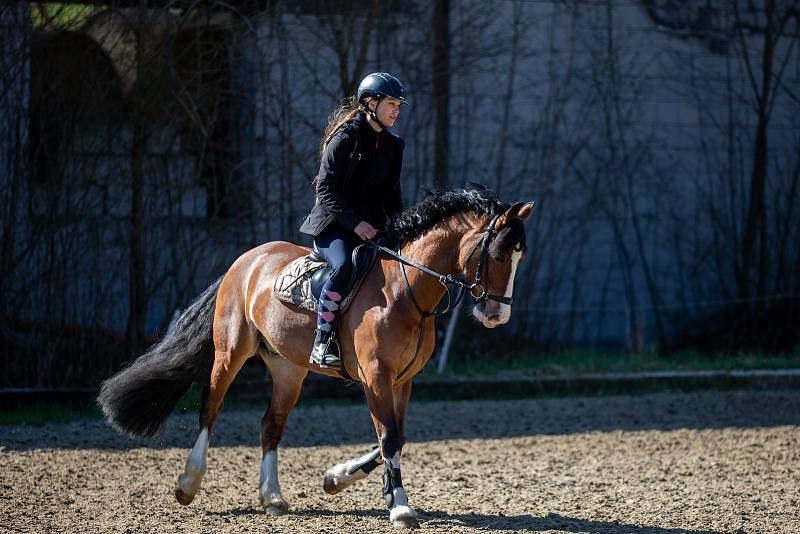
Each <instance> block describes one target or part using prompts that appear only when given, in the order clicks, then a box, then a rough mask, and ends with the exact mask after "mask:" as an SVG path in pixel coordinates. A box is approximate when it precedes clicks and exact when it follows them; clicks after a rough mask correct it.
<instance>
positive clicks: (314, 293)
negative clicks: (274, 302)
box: [274, 243, 378, 312]
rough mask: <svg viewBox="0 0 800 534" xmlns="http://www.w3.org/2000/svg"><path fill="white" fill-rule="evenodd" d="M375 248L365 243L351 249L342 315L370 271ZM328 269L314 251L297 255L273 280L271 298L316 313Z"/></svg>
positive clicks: (327, 276)
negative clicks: (273, 294)
mask: <svg viewBox="0 0 800 534" xmlns="http://www.w3.org/2000/svg"><path fill="white" fill-rule="evenodd" d="M377 252H378V249H376V248H375V247H372V246H370V245H369V244H367V243H364V244H362V245H358V246H357V247H356V248H355V249H353V254H352V256H351V258H350V261H351V262H352V264H353V269H352V270H351V274H350V280H349V281H348V283H347V289H346V290H345V294H344V297H343V299H342V304H341V306H340V309H341V310H342V312H344V311H346V310H347V308H349V307H350V303H351V302H352V301H353V299H354V298H355V296H356V293H358V288H359V287H361V282H363V280H364V276H365V275H366V274H367V272H369V270H370V269H371V268H372V264H373V263H375V258H377V256H378V254H377ZM330 272H331V266H330V265H328V262H326V261H325V259H324V258H323V257H322V256H321V255H320V254H319V251H318V250H317V249H316V247H314V249H313V250H312V251H311V253H309V254H308V255H306V256H301V257H299V258H297V259H296V260H294V261H292V262H290V263H289V264H288V265H286V267H284V268H283V270H281V272H280V273H279V274H278V276H277V278H276V279H275V287H274V291H275V296H277V297H278V300H280V301H282V302H285V303H286V304H293V305H295V306H299V307H300V308H303V309H305V310H308V311H311V312H316V311H317V307H318V306H319V295H320V293H321V292H322V286H324V285H325V281H326V280H328V278H329V277H330Z"/></svg>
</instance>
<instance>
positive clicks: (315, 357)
mask: <svg viewBox="0 0 800 534" xmlns="http://www.w3.org/2000/svg"><path fill="white" fill-rule="evenodd" d="M333 326H334V325H331V327H332V328H331V329H330V330H327V331H326V330H320V329H317V330H316V332H315V333H316V336H315V338H314V348H313V349H312V350H311V357H310V359H309V362H310V363H313V364H316V365H319V366H320V367H321V368H322V369H341V368H342V360H341V358H340V356H339V342H338V341H336V329H335V328H333Z"/></svg>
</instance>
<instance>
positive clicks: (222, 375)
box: [175, 315, 257, 505]
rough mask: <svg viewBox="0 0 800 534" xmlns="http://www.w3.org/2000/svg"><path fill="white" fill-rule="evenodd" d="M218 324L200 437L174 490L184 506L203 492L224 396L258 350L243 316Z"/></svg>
mask: <svg viewBox="0 0 800 534" xmlns="http://www.w3.org/2000/svg"><path fill="white" fill-rule="evenodd" d="M216 324H217V325H219V327H218V328H215V330H214V347H215V352H214V366H213V368H212V369H211V378H210V380H209V384H208V386H207V387H206V389H204V391H203V400H202V404H201V406H200V433H199V435H198V436H197V440H196V441H195V444H194V447H193V448H192V452H191V453H190V454H189V458H188V459H187V460H186V466H185V467H184V470H183V473H182V474H181V475H180V476H179V477H178V484H177V486H176V488H175V498H176V499H177V500H178V502H179V503H181V504H183V505H187V504H189V503H191V502H192V500H193V499H194V497H195V495H197V492H198V491H199V490H200V484H201V483H202V481H203V476H204V475H205V472H206V466H207V456H208V444H209V442H210V440H211V436H212V434H213V433H214V425H215V424H216V422H217V417H218V416H219V413H220V411H221V410H222V406H223V404H224V398H225V393H227V391H228V387H230V385H231V383H232V382H233V379H234V378H236V375H237V374H238V373H239V371H240V370H241V369H242V366H243V365H244V362H245V361H247V359H248V358H250V357H251V356H252V355H253V354H254V353H255V351H256V347H257V338H256V336H255V333H254V332H253V331H252V330H251V328H250V327H249V325H247V324H246V322H245V318H244V316H243V315H237V316H236V317H234V318H231V317H228V318H223V319H222V320H220V321H216Z"/></svg>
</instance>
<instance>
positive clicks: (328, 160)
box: [300, 113, 405, 236]
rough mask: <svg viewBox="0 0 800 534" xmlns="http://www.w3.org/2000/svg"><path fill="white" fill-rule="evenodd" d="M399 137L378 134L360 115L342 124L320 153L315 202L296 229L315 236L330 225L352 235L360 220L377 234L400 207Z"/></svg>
mask: <svg viewBox="0 0 800 534" xmlns="http://www.w3.org/2000/svg"><path fill="white" fill-rule="evenodd" d="M404 148H405V142H404V141H403V139H402V138H400V137H398V136H396V135H394V134H392V133H390V132H389V131H387V130H383V131H382V132H380V133H379V132H376V131H375V130H373V129H372V127H371V126H370V125H369V123H368V122H367V119H366V115H364V113H359V114H358V115H357V116H356V117H355V118H354V119H352V120H350V121H348V122H346V123H345V124H343V125H342V126H341V127H340V128H339V130H338V131H337V132H336V133H335V134H334V135H333V137H332V138H331V140H330V141H329V142H328V145H327V146H326V147H325V150H324V152H323V154H322V160H321V162H320V166H319V173H318V175H317V178H316V180H315V182H316V202H315V204H314V207H313V208H312V209H311V212H310V213H309V214H308V216H306V218H305V220H304V221H303V224H302V226H301V227H300V231H301V232H303V233H304V234H309V235H312V236H317V235H319V234H320V232H322V231H323V230H324V229H325V228H327V227H328V226H329V225H330V224H331V223H333V222H336V223H338V224H339V225H340V226H342V227H344V228H346V229H348V230H350V231H353V229H355V227H356V226H357V225H358V223H359V222H361V221H367V222H368V223H370V224H371V225H372V226H374V227H375V228H377V229H378V230H383V229H385V228H386V222H387V217H388V216H391V215H393V214H395V213H398V212H400V211H401V210H402V209H403V202H402V192H401V187H400V170H401V168H402V165H403V149H404Z"/></svg>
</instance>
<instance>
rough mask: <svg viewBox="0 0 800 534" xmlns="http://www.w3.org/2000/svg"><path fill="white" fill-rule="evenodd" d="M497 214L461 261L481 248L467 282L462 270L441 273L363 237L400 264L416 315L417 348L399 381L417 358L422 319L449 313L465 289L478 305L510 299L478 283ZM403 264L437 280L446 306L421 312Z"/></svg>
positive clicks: (498, 215)
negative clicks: (417, 320) (417, 330)
mask: <svg viewBox="0 0 800 534" xmlns="http://www.w3.org/2000/svg"><path fill="white" fill-rule="evenodd" d="M499 217H500V214H497V215H495V216H494V217H493V218H492V220H491V222H490V223H489V225H488V226H487V227H486V230H485V231H484V232H483V237H482V238H481V240H480V241H479V242H478V243H476V244H475V246H474V247H473V248H472V251H471V252H470V253H469V256H467V261H466V262H465V264H468V263H469V260H470V259H472V256H473V254H475V251H476V250H478V246H480V247H481V252H480V256H479V258H478V265H477V267H476V268H475V278H474V280H475V281H474V282H473V283H471V284H470V283H469V281H468V280H467V277H466V276H465V274H464V273H461V274H459V275H458V276H453V275H452V274H446V275H445V274H441V273H438V272H436V271H434V270H433V269H430V268H428V267H426V266H424V265H422V264H420V263H417V262H416V261H414V260H412V259H410V258H406V257H405V256H403V255H401V254H400V250H399V249H398V251H397V252H395V251H394V250H392V249H390V248H388V247H384V246H383V245H379V244H378V243H376V242H374V241H372V240H371V239H368V240H367V242H369V243H370V244H372V246H374V247H375V248H377V249H378V250H380V251H381V252H384V253H385V254H387V255H389V256H391V257H392V258H394V259H395V260H397V261H398V262H399V263H400V272H401V273H402V274H403V281H404V282H405V283H406V287H407V288H408V295H409V297H411V302H413V303H414V307H415V308H416V309H417V311H418V312H419V314H420V320H419V339H418V340H417V348H416V350H415V351H414V357H413V358H412V359H411V361H410V362H408V365H406V366H405V368H404V369H403V370H402V371H401V372H400V374H399V375H397V379H396V380H400V379H401V378H402V377H403V376H405V374H406V373H407V372H408V371H409V369H411V367H412V366H413V365H414V362H416V361H417V358H418V357H419V351H420V349H421V348H422V342H423V341H424V338H425V328H424V323H425V320H426V319H428V318H430V317H440V316H442V315H445V314H447V313H448V312H450V311H451V310H452V309H453V308H454V307H455V306H457V305H458V303H459V302H461V299H462V298H463V297H464V290H465V289H466V290H467V291H469V294H470V296H471V297H472V300H473V302H475V304H479V303H481V302H485V301H487V300H493V301H496V302H500V303H502V304H508V305H511V303H512V302H513V299H512V298H511V297H506V296H505V295H497V294H495V293H489V292H488V291H486V285H485V284H482V283H481V281H482V280H483V264H484V262H485V260H486V253H487V252H488V250H489V242H490V241H491V240H492V238H493V237H494V236H495V234H497V231H496V230H495V229H494V225H495V223H496V222H497V219H498V218H499ZM406 265H408V266H410V267H414V268H415V269H417V270H419V271H422V272H423V273H425V274H427V275H429V276H432V277H434V278H436V279H437V280H438V281H439V283H440V284H442V285H443V286H444V289H445V292H446V294H447V306H446V307H445V309H444V310H443V311H437V309H436V308H434V309H433V311H425V310H423V309H422V308H421V307H420V305H419V303H418V302H417V299H416V297H415V296H414V290H413V289H412V288H411V284H410V283H409V281H408V275H407V274H406V269H405V266H406ZM487 278H488V276H487ZM453 287H457V288H458V289H459V291H458V296H457V297H456V298H455V301H453V297H452V295H451V293H450V291H451V289H452V288H453ZM476 288H478V289H479V293H478V294H477V295H476V294H475V289H476Z"/></svg>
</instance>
